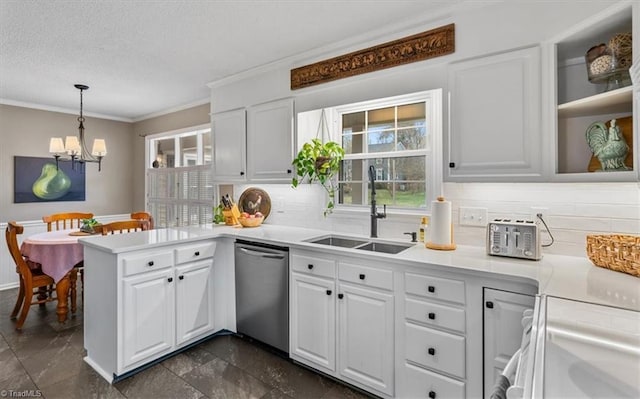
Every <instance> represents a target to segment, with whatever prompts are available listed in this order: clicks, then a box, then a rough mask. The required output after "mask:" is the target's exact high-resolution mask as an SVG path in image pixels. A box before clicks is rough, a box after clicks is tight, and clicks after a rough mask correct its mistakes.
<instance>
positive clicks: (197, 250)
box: [175, 241, 216, 264]
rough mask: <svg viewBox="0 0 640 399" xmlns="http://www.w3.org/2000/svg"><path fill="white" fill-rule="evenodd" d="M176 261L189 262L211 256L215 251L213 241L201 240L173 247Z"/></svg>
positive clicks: (178, 262)
mask: <svg viewBox="0 0 640 399" xmlns="http://www.w3.org/2000/svg"><path fill="white" fill-rule="evenodd" d="M175 251H176V263H177V264H180V263H185V262H191V261H194V260H199V259H205V258H211V257H212V256H213V254H214V253H215V252H216V243H215V242H211V241H208V242H201V243H197V244H193V245H183V246H180V247H179V248H176V249H175Z"/></svg>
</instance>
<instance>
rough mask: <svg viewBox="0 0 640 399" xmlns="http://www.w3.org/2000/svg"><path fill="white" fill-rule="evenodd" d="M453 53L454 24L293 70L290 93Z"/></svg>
mask: <svg viewBox="0 0 640 399" xmlns="http://www.w3.org/2000/svg"><path fill="white" fill-rule="evenodd" d="M454 51H455V25H454V24H449V25H445V26H441V27H439V28H435V29H431V30H428V31H426V32H422V33H418V34H416V35H412V36H407V37H404V38H402V39H398V40H393V41H390V42H387V43H383V44H380V45H378V46H373V47H369V48H366V49H364V50H359V51H354V52H352V53H349V54H345V55H341V56H338V57H334V58H330V59H328V60H324V61H320V62H316V63H314V64H309V65H305V66H301V67H298V68H295V69H292V70H291V90H295V89H301V88H303V87H308V86H313V85H317V84H320V83H325V82H330V81H332V80H337V79H342V78H346V77H349V76H355V75H360V74H363V73H367V72H373V71H377V70H380V69H385V68H391V67H394V66H397V65H403V64H408V63H411V62H416V61H422V60H426V59H429V58H434V57H439V56H442V55H446V54H451V53H453V52H454Z"/></svg>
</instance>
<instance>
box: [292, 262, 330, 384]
mask: <svg viewBox="0 0 640 399" xmlns="http://www.w3.org/2000/svg"><path fill="white" fill-rule="evenodd" d="M294 259H295V258H294ZM290 291H291V296H290V300H291V302H290V306H289V309H290V320H289V322H290V332H289V337H290V339H291V342H290V354H291V356H292V357H294V358H297V360H299V361H301V362H303V363H305V364H308V365H310V366H312V367H314V368H317V369H319V370H321V371H324V372H325V373H328V374H332V373H334V372H335V369H336V350H335V345H336V335H335V328H336V327H335V326H336V316H335V314H336V310H335V299H334V298H335V295H336V294H335V282H333V281H331V280H328V279H324V278H319V277H315V276H307V275H303V274H299V273H292V274H291V288H290Z"/></svg>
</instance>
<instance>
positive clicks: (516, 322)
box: [483, 288, 535, 398]
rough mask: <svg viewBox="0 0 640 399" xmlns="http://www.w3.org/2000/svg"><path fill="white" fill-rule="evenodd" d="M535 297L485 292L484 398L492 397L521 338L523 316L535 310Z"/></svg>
mask: <svg viewBox="0 0 640 399" xmlns="http://www.w3.org/2000/svg"><path fill="white" fill-rule="evenodd" d="M534 302H535V297H534V296H532V295H524V294H518V293H515V292H509V291H502V290H495V289H491V288H485V289H484V345H483V347H484V397H485V398H488V397H489V396H490V395H491V392H492V389H493V386H494V384H495V382H496V378H497V377H498V376H499V375H500V373H502V370H503V369H504V367H505V366H506V365H507V362H508V361H509V359H511V356H513V354H514V353H515V352H516V351H517V350H518V348H519V347H520V344H521V339H522V324H521V322H522V314H523V312H524V311H525V310H526V309H533V305H534Z"/></svg>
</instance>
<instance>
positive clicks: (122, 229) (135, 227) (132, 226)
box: [99, 219, 149, 236]
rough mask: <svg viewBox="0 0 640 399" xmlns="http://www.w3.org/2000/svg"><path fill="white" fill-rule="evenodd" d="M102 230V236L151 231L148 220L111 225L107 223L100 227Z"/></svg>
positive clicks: (117, 222)
mask: <svg viewBox="0 0 640 399" xmlns="http://www.w3.org/2000/svg"><path fill="white" fill-rule="evenodd" d="M99 229H101V230H102V235H103V236H106V235H109V234H114V233H115V232H118V233H130V232H133V231H143V230H149V221H147V220H134V219H131V220H120V221H116V222H111V223H105V224H103V225H102V226H100V227H99Z"/></svg>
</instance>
